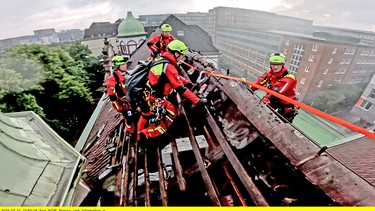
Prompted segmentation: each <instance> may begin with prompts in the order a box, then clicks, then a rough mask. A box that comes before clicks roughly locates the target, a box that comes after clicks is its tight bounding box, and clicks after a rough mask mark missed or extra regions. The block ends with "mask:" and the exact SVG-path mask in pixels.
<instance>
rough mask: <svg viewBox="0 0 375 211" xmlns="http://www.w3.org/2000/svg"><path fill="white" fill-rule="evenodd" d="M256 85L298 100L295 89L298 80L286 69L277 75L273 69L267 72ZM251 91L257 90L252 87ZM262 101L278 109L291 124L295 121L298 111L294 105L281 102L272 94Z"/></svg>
mask: <svg viewBox="0 0 375 211" xmlns="http://www.w3.org/2000/svg"><path fill="white" fill-rule="evenodd" d="M256 84H259V85H261V86H266V87H268V89H271V90H273V91H275V92H278V93H280V94H282V95H285V96H287V97H289V98H291V99H293V100H296V92H295V88H296V86H297V79H296V78H295V76H294V75H293V74H290V73H288V71H287V69H286V68H285V67H283V68H282V69H281V70H280V71H279V72H277V73H275V72H274V71H273V70H272V69H271V70H269V71H267V72H266V73H264V74H263V75H262V76H260V77H259V78H258V80H257V82H256ZM251 89H252V90H253V91H255V90H256V88H255V87H251ZM262 101H263V102H265V103H267V104H270V106H271V107H272V108H274V109H277V110H278V113H280V114H281V115H282V116H283V117H285V118H286V119H287V120H288V121H289V122H292V121H293V119H294V116H295V114H296V113H295V112H296V110H297V109H296V108H295V107H294V105H293V104H290V103H288V102H286V101H285V100H280V99H278V98H276V97H274V96H272V95H271V94H267V95H266V96H265V97H264V98H263V100H262Z"/></svg>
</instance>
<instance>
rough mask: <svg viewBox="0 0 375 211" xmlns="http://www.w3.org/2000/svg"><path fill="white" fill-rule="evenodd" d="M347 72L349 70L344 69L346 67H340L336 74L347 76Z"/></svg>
mask: <svg viewBox="0 0 375 211" xmlns="http://www.w3.org/2000/svg"><path fill="white" fill-rule="evenodd" d="M346 70H347V69H346V68H344V67H339V68H337V70H336V72H335V74H345V73H346Z"/></svg>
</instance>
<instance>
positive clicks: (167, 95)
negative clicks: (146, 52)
mask: <svg viewBox="0 0 375 211" xmlns="http://www.w3.org/2000/svg"><path fill="white" fill-rule="evenodd" d="M187 50H188V48H187V46H186V45H185V44H184V43H183V42H181V41H180V40H174V41H172V42H171V43H170V44H169V45H168V51H167V52H165V53H164V54H163V55H162V58H164V59H167V60H168V61H169V62H168V63H161V64H158V65H156V66H153V67H152V68H151V70H150V71H149V75H148V79H149V82H148V84H149V86H150V88H151V91H150V93H149V94H148V96H146V98H147V99H146V101H147V102H148V104H149V105H150V107H151V109H150V111H144V110H143V111H142V112H141V117H140V120H139V121H138V133H139V135H141V134H143V135H144V136H145V137H146V138H155V137H157V136H160V135H161V134H163V133H165V132H166V131H167V128H168V127H169V126H170V125H171V124H172V123H173V120H174V119H175V118H176V117H177V116H178V114H179V110H178V107H177V105H176V104H172V103H171V102H173V100H172V99H173V97H172V96H173V94H174V93H175V92H173V91H174V90H176V92H177V93H178V94H179V95H180V96H182V97H184V98H186V99H188V100H190V101H191V102H192V103H193V104H194V105H197V104H198V103H199V102H200V98H198V97H197V96H196V95H195V94H194V93H193V92H192V91H190V90H189V89H187V88H186V87H185V85H187V84H188V83H189V80H187V79H185V78H184V77H182V76H180V75H179V74H178V71H177V67H178V62H179V61H181V60H182V59H183V57H184V56H185V54H186V53H187ZM157 59H160V58H157ZM160 117H161V118H160ZM139 139H140V136H138V140H139Z"/></svg>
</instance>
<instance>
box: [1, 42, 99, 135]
mask: <svg viewBox="0 0 375 211" xmlns="http://www.w3.org/2000/svg"><path fill="white" fill-rule="evenodd" d="M85 53H89V52H85ZM86 56H87V55H86ZM86 56H84V54H82V55H80V58H82V57H83V58H86ZM0 64H1V65H0V76H1V81H0V82H1V83H0V88H1V92H0V108H1V109H2V111H7V112H15V111H25V110H32V111H34V112H36V113H37V114H39V115H40V116H41V117H42V118H43V119H44V120H45V121H46V122H47V123H48V124H49V125H50V126H51V127H52V128H53V129H54V130H55V131H56V132H57V133H59V135H61V136H62V137H63V138H64V139H65V140H67V141H72V140H73V138H74V136H75V134H76V132H77V130H79V129H81V128H83V127H84V125H85V124H86V123H87V120H88V118H89V117H90V115H91V113H92V112H91V107H92V104H93V98H92V93H91V91H90V90H89V88H88V86H87V84H89V83H90V81H89V74H88V73H87V72H86V71H85V70H84V69H83V65H84V64H85V62H83V61H80V60H75V59H74V58H72V56H71V55H70V54H69V52H67V51H66V50H64V48H62V47H61V46H57V47H56V46H55V47H47V46H42V45H20V46H16V47H14V48H11V49H10V50H9V51H8V52H7V53H6V55H5V59H4V60H3V61H2V62H0Z"/></svg>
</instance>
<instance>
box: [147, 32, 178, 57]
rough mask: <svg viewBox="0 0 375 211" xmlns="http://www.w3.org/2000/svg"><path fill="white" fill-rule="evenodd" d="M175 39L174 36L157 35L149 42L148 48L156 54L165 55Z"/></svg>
mask: <svg viewBox="0 0 375 211" xmlns="http://www.w3.org/2000/svg"><path fill="white" fill-rule="evenodd" d="M174 39H175V38H174V37H173V36H172V35H169V36H164V35H156V36H155V37H153V38H151V39H150V40H148V42H147V46H148V48H149V49H150V50H151V51H152V52H153V53H154V54H163V53H165V52H167V50H168V49H167V46H168V44H169V43H170V42H171V41H173V40H174Z"/></svg>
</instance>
